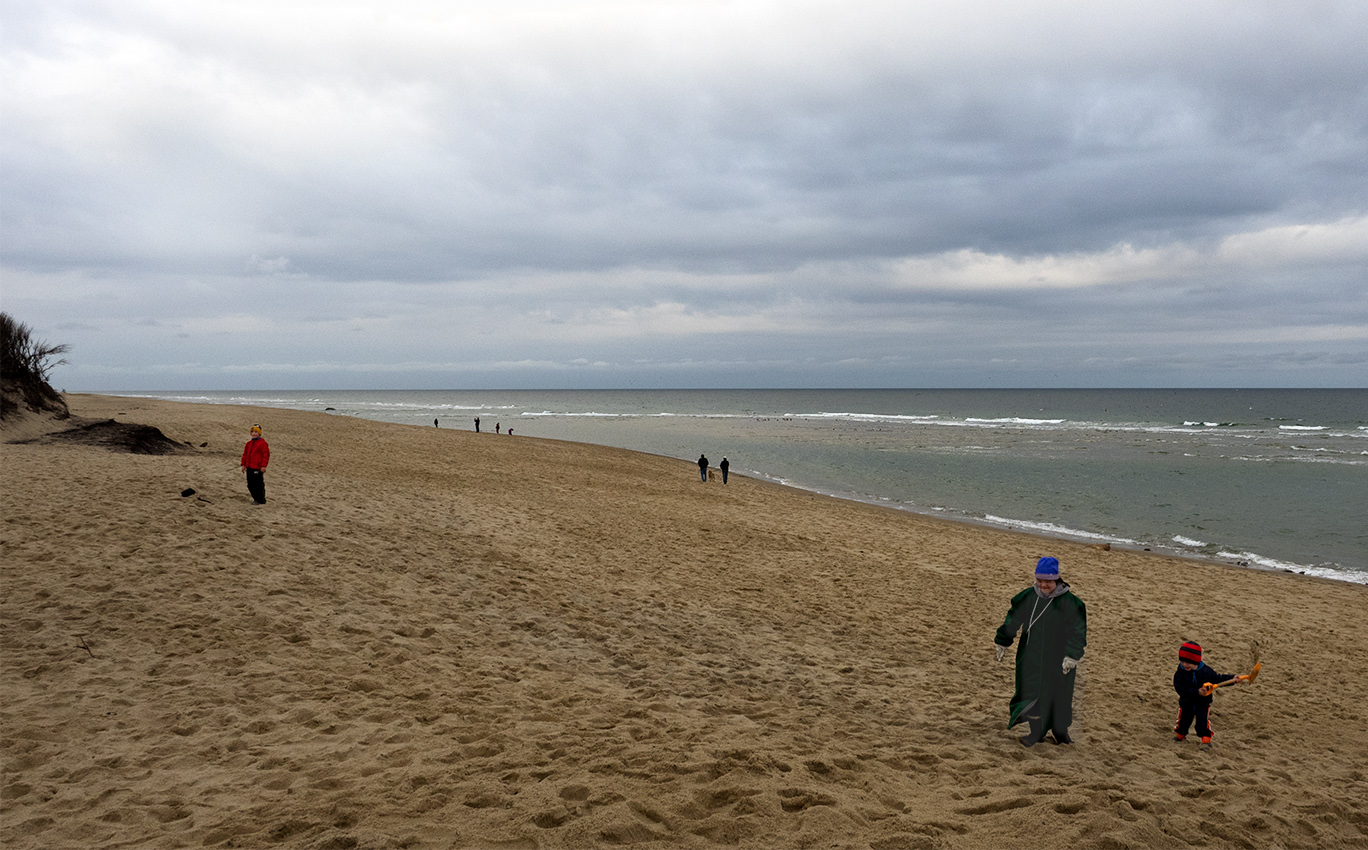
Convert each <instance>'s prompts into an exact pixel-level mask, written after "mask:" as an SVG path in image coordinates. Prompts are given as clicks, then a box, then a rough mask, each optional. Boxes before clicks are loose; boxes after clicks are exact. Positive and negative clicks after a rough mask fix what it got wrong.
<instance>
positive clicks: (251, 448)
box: [242, 425, 271, 505]
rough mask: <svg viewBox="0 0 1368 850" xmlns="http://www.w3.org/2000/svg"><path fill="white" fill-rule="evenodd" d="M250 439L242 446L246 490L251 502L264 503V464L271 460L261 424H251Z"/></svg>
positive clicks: (269, 448)
mask: <svg viewBox="0 0 1368 850" xmlns="http://www.w3.org/2000/svg"><path fill="white" fill-rule="evenodd" d="M251 433H252V439H250V440H248V441H247V445H246V446H243V448H242V468H243V470H244V471H245V472H246V473H247V492H248V493H251V494H252V504H254V505H264V504H266V475H265V473H266V464H268V463H270V462H271V447H270V446H268V445H267V444H266V441H265V440H264V439H262V437H261V426H260V425H253V426H252V432H251Z"/></svg>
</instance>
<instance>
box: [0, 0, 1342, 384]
mask: <svg viewBox="0 0 1368 850" xmlns="http://www.w3.org/2000/svg"><path fill="white" fill-rule="evenodd" d="M215 8H217V7H215ZM10 11H11V10H8V9H7V26H6V29H5V31H4V33H3V39H4V41H3V62H2V63H0V73H3V79H4V82H5V85H4V86H3V92H4V93H3V94H0V109H2V110H3V117H4V120H3V121H2V122H0V143H3V144H0V169H2V170H0V178H3V180H4V185H5V195H6V203H5V204H4V205H3V206H2V207H0V246H3V272H4V276H5V302H6V309H8V310H11V311H12V312H15V313H16V314H17V315H20V316H21V318H24V319H25V320H26V321H29V322H30V323H33V324H35V325H36V326H38V327H40V328H41V327H42V326H43V325H44V324H46V325H47V326H49V327H58V326H60V327H62V328H64V329H70V335H71V336H73V339H72V340H71V342H72V343H73V345H74V346H75V350H74V351H73V353H72V356H71V359H72V364H71V365H69V366H66V367H62V368H63V370H65V372H66V373H67V374H69V375H70V376H71V378H72V383H77V382H80V383H83V384H86V385H89V386H91V387H93V388H99V387H105V388H118V387H131V388H136V387H139V386H141V385H142V384H143V383H146V382H170V383H169V384H167V385H172V386H175V385H179V386H186V387H189V386H195V385H200V386H209V385H234V384H235V382H237V383H240V382H244V381H250V382H254V383H258V384H260V383H262V382H264V383H267V384H269V383H271V382H273V381H277V380H285V379H287V378H288V379H289V380H298V381H303V383H304V384H307V383H308V382H309V381H310V380H322V379H327V380H335V381H339V382H342V383H343V384H345V383H346V381H347V380H356V376H357V375H365V376H369V377H370V379H372V380H383V381H393V382H397V385H406V381H407V380H408V379H406V378H405V377H404V376H405V375H409V376H416V378H421V379H423V380H427V379H428V378H432V379H433V380H435V381H437V382H438V383H437V385H440V377H441V375H442V374H443V373H444V370H445V371H446V372H449V373H454V374H458V375H460V376H462V379H463V380H473V381H479V380H486V378H484V377H481V376H491V377H488V380H490V381H493V382H494V383H500V382H504V383H506V382H508V381H510V380H513V381H515V382H516V383H519V384H521V385H537V384H539V383H540V382H542V381H553V382H554V381H562V380H572V379H574V380H581V379H582V380H588V381H589V382H590V385H615V384H616V383H618V382H619V381H639V380H645V381H650V380H659V381H665V382H668V383H670V384H671V385H679V384H680V383H681V382H682V383H686V384H687V383H691V382H692V383H700V384H708V383H715V382H719V381H720V382H726V383H733V384H735V383H740V384H766V383H782V384H788V385H795V384H808V385H812V384H820V383H823V382H834V383H838V384H842V385H849V384H861V383H866V384H888V383H896V384H907V383H912V384H916V383H946V382H949V383H956V382H962V383H968V384H972V385H980V384H984V383H993V382H995V381H1001V382H1004V383H1009V384H1011V383H1020V382H1023V381H1024V382H1028V383H1029V382H1032V381H1044V382H1046V383H1051V384H1058V383H1065V384H1067V383H1074V382H1080V383H1085V384H1095V383H1103V384H1105V383H1115V382H1121V383H1146V382H1153V383H1160V384H1164V383H1199V384H1200V383H1203V382H1213V383H1219V384H1229V383H1265V382H1269V381H1273V382H1279V383H1298V382H1307V383H1311V384H1317V385H1320V384H1327V383H1328V384H1335V383H1357V384H1361V383H1362V373H1361V369H1360V368H1359V367H1360V366H1361V363H1362V359H1361V357H1360V356H1359V355H1360V354H1361V353H1362V352H1363V351H1365V349H1368V303H1365V302H1366V301H1368V295H1365V288H1368V283H1366V282H1365V281H1368V256H1365V254H1364V252H1363V251H1362V250H1361V249H1355V247H1354V246H1355V244H1357V243H1359V242H1361V241H1362V240H1363V237H1364V236H1365V228H1366V227H1368V225H1366V224H1365V222H1368V168H1365V166H1364V163H1365V162H1368V59H1365V58H1364V51H1363V50H1362V44H1363V43H1365V41H1368V7H1363V5H1362V4H1358V3H1351V2H1317V3H1292V2H1285V3H1284V2H1262V3H1245V2H1238V3H1237V2H1226V3H1213V4H1202V5H1200V6H1195V5H1193V4H1190V3H1163V2H1161V3H1153V4H1144V6H1143V7H1137V8H1134V9H1131V8H1126V9H1121V8H1112V7H1111V6H1096V7H1085V6H1079V5H1078V4H1073V3H1040V4H1026V5H1022V4H1019V3H1007V2H975V3H969V4H961V5H959V6H955V7H953V8H952V7H947V6H944V5H943V4H918V3H882V2H856V3H841V4H834V3H801V2H800V3H786V4H770V3H756V2H739V3H728V4H713V3H678V4H659V3H631V2H625V3H619V4H609V5H607V6H602V5H582V6H581V5H577V4H559V3H558V4H545V3H513V4H506V5H503V6H500V7H498V8H497V9H494V8H492V7H485V6H484V5H483V4H461V3H455V4H449V3H444V4H425V3H409V4H402V3H401V4H397V5H394V4H384V5H382V4H370V3H342V4H336V5H334V6H330V7H329V10H328V12H327V13H326V14H320V13H319V12H318V10H317V8H313V7H304V6H295V5H293V4H288V3H286V4H242V5H237V6H233V7H224V8H222V9H217V11H216V12H214V13H213V14H211V13H210V12H209V11H206V9H204V8H201V7H196V6H184V5H182V4H171V3H162V2H124V3H118V4H114V3H53V4H42V5H41V6H35V7H27V6H23V7H16V8H15V9H13V10H12V12H13V14H10ZM1308 246H1309V247H1308ZM89 328H98V329H99V330H98V331H92V330H88V329H89ZM1175 348H1176V349H1181V356H1179V355H1177V354H1174V353H1173V352H1174V349H1175ZM795 351H801V352H804V356H802V357H797V356H795V355H794V354H793V352H795ZM1275 351H1286V352H1288V354H1287V356H1282V355H1278V356H1275V355H1274V352H1275ZM451 364H459V368H457V367H454V366H452V365H451ZM643 364H646V365H643ZM1261 370H1262V371H1261ZM1356 370H1358V371H1356ZM329 376H331V377H329ZM177 381H180V382H182V383H180V384H177V383H176V382H177Z"/></svg>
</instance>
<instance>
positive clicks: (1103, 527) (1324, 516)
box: [126, 389, 1368, 583]
mask: <svg viewBox="0 0 1368 850" xmlns="http://www.w3.org/2000/svg"><path fill="white" fill-rule="evenodd" d="M126 395H141V396H146V397H153V398H164V399H171V400H176V401H188V402H201V403H212V404H251V405H263V406H274V407H285V408H292V409H298V410H330V411H331V412H334V413H336V414H338V415H348V416H357V417H361V418H365V419H375V420H380V421H385V422H395V423H402V424H409V425H415V426H424V427H432V421H433V420H434V419H437V420H439V422H440V424H441V427H443V428H462V429H471V428H473V419H474V417H475V416H479V417H480V419H481V425H482V430H485V431H490V432H492V431H493V430H494V429H495V427H496V424H497V425H498V426H499V427H500V428H501V429H504V430H506V429H508V428H513V429H515V433H516V434H517V435H518V436H526V437H541V438H553V439H560V440H573V441H577V442H586V443H596V444H600V445H607V446H617V447H621V448H628V449H634V450H637V451H644V452H651V453H653V454H660V455H665V456H668V457H676V458H679V459H681V461H686V462H687V463H682V464H681V468H680V474H681V475H689V474H696V470H695V468H694V467H692V466H691V465H690V464H692V462H693V461H695V460H696V459H697V458H698V455H699V454H700V453H706V454H707V455H708V457H709V459H710V460H711V461H712V462H713V464H714V465H716V463H717V462H718V461H720V460H721V459H722V458H723V457H724V456H726V457H727V458H728V459H729V460H730V461H731V468H732V471H733V472H735V473H741V474H745V475H751V476H755V477H759V478H766V479H770V480H773V481H778V482H782V483H785V484H789V485H792V486H795V487H800V488H804V489H808V490H813V491H818V492H822V493H827V494H831V495H836V496H841V497H844V498H850V499H858V500H861V501H867V502H871V503H876V504H881V505H886V506H888V507H891V508H898V509H903V510H911V511H916V512H921V513H929V514H935V515H938V516H943V517H949V518H959V519H965V520H970V521H976V522H982V523H987V524H990V525H998V526H1002V527H1010V528H1016V529H1021V530H1027V531H1036V532H1040V533H1044V534H1050V535H1053V536H1058V537H1065V538H1070V539H1081V540H1089V541H1097V542H1104V541H1105V542H1110V543H1112V544H1114V545H1118V546H1126V547H1132V548H1141V549H1151V550H1154V551H1164V552H1172V553H1178V554H1188V555H1197V556H1202V557H1206V558H1211V559H1215V560H1223V561H1226V562H1230V563H1236V564H1242V565H1246V566H1250V567H1253V568H1269V569H1285V570H1294V571H1297V572H1304V573H1307V574H1313V575H1321V576H1326V577H1330V578H1336V579H1341V580H1347V581H1353V582H1359V583H1368V520H1365V516H1368V390H1363V389H1350V390H1230V389H1221V390H716V391H714V390H574V391H531V390H479V391H473V390H472V391H466V390H451V391H442V390H377V391H367V390H354V391H340V390H339V391H333V390H329V391H280V392H181V393H156V394H152V393H126ZM719 486H720V485H719Z"/></svg>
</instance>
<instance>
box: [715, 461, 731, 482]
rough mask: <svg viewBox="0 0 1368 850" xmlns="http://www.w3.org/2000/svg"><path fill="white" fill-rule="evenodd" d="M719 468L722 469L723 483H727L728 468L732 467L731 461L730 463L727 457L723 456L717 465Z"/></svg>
mask: <svg viewBox="0 0 1368 850" xmlns="http://www.w3.org/2000/svg"><path fill="white" fill-rule="evenodd" d="M717 468H718V469H720V470H722V483H723V484H726V483H727V470H728V469H731V463H729V462H728V461H727V459H726V458H725V457H724V458H722V462H721V463H719V464H718V465H717Z"/></svg>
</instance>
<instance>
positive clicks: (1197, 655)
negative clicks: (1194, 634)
mask: <svg viewBox="0 0 1368 850" xmlns="http://www.w3.org/2000/svg"><path fill="white" fill-rule="evenodd" d="M1178 660H1179V661H1189V662H1191V663H1193V664H1201V663H1202V645H1201V644H1199V643H1197V642H1196V641H1191V640H1190V641H1188V642H1187V643H1185V644H1183V645H1182V646H1180V647H1178Z"/></svg>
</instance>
